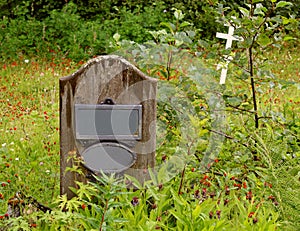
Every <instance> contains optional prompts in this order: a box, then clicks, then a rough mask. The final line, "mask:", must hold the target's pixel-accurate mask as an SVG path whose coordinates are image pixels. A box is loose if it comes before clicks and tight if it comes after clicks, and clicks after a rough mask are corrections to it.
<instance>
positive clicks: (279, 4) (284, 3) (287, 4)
mask: <svg viewBox="0 0 300 231" xmlns="http://www.w3.org/2000/svg"><path fill="white" fill-rule="evenodd" d="M286 6H293V3H290V2H286V1H280V2H278V3H277V4H276V8H279V7H286Z"/></svg>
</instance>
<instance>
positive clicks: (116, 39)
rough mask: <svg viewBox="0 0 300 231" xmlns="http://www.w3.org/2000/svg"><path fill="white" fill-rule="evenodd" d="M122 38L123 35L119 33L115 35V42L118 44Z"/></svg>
mask: <svg viewBox="0 0 300 231" xmlns="http://www.w3.org/2000/svg"><path fill="white" fill-rule="evenodd" d="M120 37H121V35H120V34H119V33H115V34H114V35H113V38H114V40H115V41H116V42H118V41H119V40H120Z"/></svg>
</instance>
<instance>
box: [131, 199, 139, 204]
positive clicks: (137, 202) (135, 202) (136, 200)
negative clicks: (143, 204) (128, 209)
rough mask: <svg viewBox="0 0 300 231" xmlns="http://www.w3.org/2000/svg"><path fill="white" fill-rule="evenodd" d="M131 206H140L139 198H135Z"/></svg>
mask: <svg viewBox="0 0 300 231" xmlns="http://www.w3.org/2000/svg"><path fill="white" fill-rule="evenodd" d="M131 204H132V205H133V206H137V205H138V204H139V198H138V197H133V198H132V200H131Z"/></svg>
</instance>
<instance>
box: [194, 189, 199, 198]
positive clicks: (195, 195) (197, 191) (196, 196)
mask: <svg viewBox="0 0 300 231" xmlns="http://www.w3.org/2000/svg"><path fill="white" fill-rule="evenodd" d="M194 197H195V198H197V199H199V198H200V191H199V190H198V189H197V190H196V191H195V193H194Z"/></svg>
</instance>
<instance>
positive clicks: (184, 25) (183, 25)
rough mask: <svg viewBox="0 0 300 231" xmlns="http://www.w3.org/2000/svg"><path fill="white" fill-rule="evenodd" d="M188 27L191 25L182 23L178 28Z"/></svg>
mask: <svg viewBox="0 0 300 231" xmlns="http://www.w3.org/2000/svg"><path fill="white" fill-rule="evenodd" d="M190 25H191V23H189V22H183V23H181V24H180V25H179V26H180V27H181V28H182V27H186V26H190Z"/></svg>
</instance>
